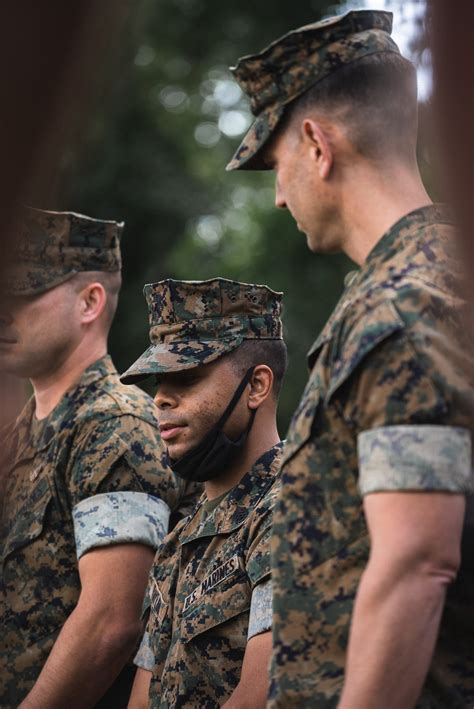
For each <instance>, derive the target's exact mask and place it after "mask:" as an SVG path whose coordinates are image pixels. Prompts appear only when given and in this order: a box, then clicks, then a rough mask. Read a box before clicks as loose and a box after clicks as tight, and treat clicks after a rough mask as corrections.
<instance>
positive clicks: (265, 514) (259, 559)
mask: <svg viewBox="0 0 474 709" xmlns="http://www.w3.org/2000/svg"><path fill="white" fill-rule="evenodd" d="M279 489H280V479H279V478H277V479H276V480H275V481H274V483H273V485H272V487H271V488H270V490H269V491H268V492H267V493H266V495H265V496H264V498H263V499H262V500H261V501H260V502H259V504H258V505H257V506H256V508H255V510H254V513H253V516H254V520H253V522H252V527H251V530H250V534H249V546H248V549H247V555H246V571H247V575H248V577H249V579H250V583H251V586H252V590H253V589H254V588H255V587H256V586H257V585H258V584H260V583H261V582H262V581H263V580H264V579H266V578H267V577H268V576H269V575H270V573H271V554H270V539H271V535H272V520H273V509H274V506H275V501H276V498H277V495H278V491H279Z"/></svg>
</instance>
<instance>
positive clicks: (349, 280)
mask: <svg viewBox="0 0 474 709" xmlns="http://www.w3.org/2000/svg"><path fill="white" fill-rule="evenodd" d="M358 273H359V271H349V272H348V273H346V275H345V276H344V286H345V287H346V288H349V286H350V285H351V284H352V282H353V281H354V278H355V277H356V276H357V274H358Z"/></svg>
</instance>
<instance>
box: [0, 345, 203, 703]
mask: <svg viewBox="0 0 474 709" xmlns="http://www.w3.org/2000/svg"><path fill="white" fill-rule="evenodd" d="M6 442H7V446H6V450H8V451H9V453H10V455H8V456H6V458H7V460H8V466H9V467H8V469H7V470H6V473H7V480H6V490H5V496H4V499H3V500H2V501H1V507H0V513H1V537H0V539H1V546H0V561H1V573H0V627H1V628H2V632H1V633H0V706H1V707H2V709H13V708H14V707H15V708H16V707H17V706H18V705H19V704H20V702H21V700H22V699H23V697H24V696H25V695H26V694H27V693H28V691H29V690H30V689H31V687H32V685H33V684H34V682H35V680H36V678H37V677H38V675H39V673H40V671H41V669H42V667H43V665H44V663H45V661H46V659H47V657H48V654H49V652H50V651H51V648H52V646H53V644H54V642H55V640H56V638H57V636H58V634H59V631H60V630H61V627H62V625H63V624H64V622H65V620H66V619H67V618H68V616H69V614H70V613H71V612H72V610H73V609H74V607H75V606H76V604H77V601H78V598H79V593H80V580H79V574H78V560H77V549H76V545H75V536H74V526H73V513H72V512H73V508H74V507H75V506H76V505H77V504H78V503H81V501H84V500H86V498H90V497H91V496H97V497H100V496H101V495H102V494H103V493H109V496H110V494H112V497H113V495H114V494H115V495H116V496H118V495H119V494H123V492H122V491H124V490H127V491H135V492H137V493H148V495H153V496H155V497H159V498H161V500H163V502H165V503H166V504H167V505H168V506H169V508H170V509H171V510H172V511H174V512H175V513H176V514H177V513H178V512H180V511H181V507H182V506H183V507H184V509H183V512H184V514H188V512H189V510H190V509H191V508H192V506H194V503H195V493H196V491H195V490H191V491H189V490H188V489H185V488H184V483H183V482H182V481H180V480H179V479H178V478H177V477H176V476H175V475H174V474H173V473H172V472H171V470H170V469H169V468H167V467H166V466H165V463H164V461H163V459H162V456H164V447H163V445H162V442H161V439H160V436H159V430H158V423H157V420H156V418H155V413H154V404H153V402H152V400H151V399H150V397H148V396H147V395H146V394H145V393H144V392H142V391H141V390H139V389H136V388H135V387H131V388H130V387H125V386H123V385H122V384H121V383H120V382H119V379H118V374H117V372H116V370H115V368H114V366H113V364H112V361H111V359H110V358H109V357H104V358H102V359H100V360H98V361H97V362H96V363H95V364H93V365H92V366H91V367H89V368H88V369H87V370H86V371H85V372H84V374H83V376H82V378H81V379H80V381H79V382H78V384H77V385H76V386H75V387H74V388H73V389H71V390H70V391H69V392H68V393H67V394H65V396H64V397H63V399H62V400H61V401H60V403H59V404H58V406H57V407H56V408H55V409H54V411H53V412H52V413H51V414H50V416H48V417H47V418H46V419H43V420H41V421H37V420H36V419H34V402H33V401H30V402H29V403H28V404H27V405H26V408H25V409H24V411H23V412H22V414H21V415H20V417H19V419H18V421H17V422H16V424H15V425H14V426H13V427H12V428H11V429H10V430H9V431H8V432H7V437H6ZM2 469H3V465H2ZM188 493H189V495H190V497H191V498H193V499H192V500H190V499H188ZM146 496H147V495H143V497H144V498H145V497H146ZM105 521H106V520H104V522H105ZM109 527H113V523H112V522H110V524H109ZM108 531H109V539H108V542H109V543H110V544H113V543H114V540H113V535H112V534H110V532H111V531H113V530H110V529H109V530H108Z"/></svg>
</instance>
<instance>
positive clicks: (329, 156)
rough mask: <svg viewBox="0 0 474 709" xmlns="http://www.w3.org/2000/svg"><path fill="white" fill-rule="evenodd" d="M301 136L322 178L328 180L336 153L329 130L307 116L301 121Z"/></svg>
mask: <svg viewBox="0 0 474 709" xmlns="http://www.w3.org/2000/svg"><path fill="white" fill-rule="evenodd" d="M301 138H302V140H303V144H304V146H305V147H306V148H307V150H308V151H309V155H310V158H311V160H313V161H314V163H315V165H316V167H317V170H318V172H319V176H320V178H321V179H322V180H326V179H327V178H328V177H329V175H330V173H331V168H332V165H333V162H334V153H333V149H332V146H331V142H330V141H329V138H328V134H327V132H326V131H325V130H324V128H323V127H322V126H321V124H320V123H317V122H316V121H313V120H312V119H311V118H305V119H304V120H303V121H302V123H301Z"/></svg>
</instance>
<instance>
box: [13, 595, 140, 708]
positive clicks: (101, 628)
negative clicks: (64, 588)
mask: <svg viewBox="0 0 474 709" xmlns="http://www.w3.org/2000/svg"><path fill="white" fill-rule="evenodd" d="M111 627H113V624H112V621H111V619H110V618H109V621H108V623H107V622H106V612H105V609H104V613H103V614H102V615H101V617H98V616H97V615H96V614H94V613H88V612H82V611H81V609H80V606H78V607H77V608H76V610H75V611H74V612H73V613H72V614H71V615H70V616H69V618H68V620H67V621H66V623H65V624H64V626H63V628H62V630H61V633H60V634H59V636H58V639H57V640H56V643H55V645H54V647H53V649H52V651H51V654H50V656H49V658H48V660H47V662H46V664H45V666H44V668H43V670H42V672H41V674H40V676H39V678H38V680H37V682H36V684H35V685H34V687H33V689H32V690H31V692H30V693H29V694H28V696H27V697H26V698H25V700H24V701H23V703H22V704H21V707H20V709H44V707H48V709H64V707H66V706H67V707H68V709H76V708H77V709H87V707H93V706H94V704H95V703H96V702H97V701H98V699H100V697H101V696H102V695H103V694H104V693H105V691H106V690H107V689H108V687H109V686H110V685H111V684H112V682H113V681H114V679H115V678H116V677H117V675H118V674H119V672H120V670H121V669H122V667H123V666H124V665H125V663H126V661H127V660H128V658H129V657H130V654H131V653H132V652H133V648H134V645H135V642H136V639H137V637H138V634H139V632H140V624H139V623H138V621H137V623H136V625H132V626H128V628H126V627H122V628H120V629H119V630H117V631H113V630H111Z"/></svg>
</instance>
